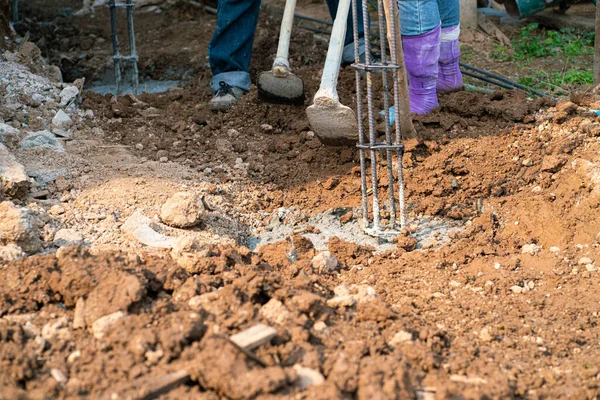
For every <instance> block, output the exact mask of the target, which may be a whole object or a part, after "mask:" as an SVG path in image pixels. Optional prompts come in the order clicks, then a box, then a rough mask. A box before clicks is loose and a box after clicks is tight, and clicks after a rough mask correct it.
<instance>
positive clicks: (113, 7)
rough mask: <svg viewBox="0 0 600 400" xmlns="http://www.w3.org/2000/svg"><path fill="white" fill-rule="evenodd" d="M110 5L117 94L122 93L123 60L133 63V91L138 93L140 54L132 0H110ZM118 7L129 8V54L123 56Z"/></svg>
mask: <svg viewBox="0 0 600 400" xmlns="http://www.w3.org/2000/svg"><path fill="white" fill-rule="evenodd" d="M108 7H109V9H110V25H111V33H112V44H113V56H112V59H113V62H114V68H115V86H116V94H117V96H118V95H120V94H121V80H122V78H121V61H129V62H131V64H132V69H133V72H132V81H133V82H132V83H133V92H134V94H135V95H137V94H138V90H139V71H138V61H139V58H138V55H137V51H136V47H135V29H134V27H133V8H134V4H133V1H132V0H126V3H125V4H116V3H115V0H109V2H108ZM117 8H126V9H127V34H128V38H129V55H128V56H123V55H121V53H120V51H119V36H118V34H117Z"/></svg>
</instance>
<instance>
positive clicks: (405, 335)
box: [389, 331, 413, 347]
mask: <svg viewBox="0 0 600 400" xmlns="http://www.w3.org/2000/svg"><path fill="white" fill-rule="evenodd" d="M412 340H413V336H412V333H410V332H406V331H399V332H397V333H396V334H395V335H394V337H393V338H392V339H391V340H390V343H389V344H390V346H392V347H396V346H398V345H400V344H402V343H410V342H412Z"/></svg>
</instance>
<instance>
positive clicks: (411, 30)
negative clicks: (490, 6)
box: [398, 0, 460, 36]
mask: <svg viewBox="0 0 600 400" xmlns="http://www.w3.org/2000/svg"><path fill="white" fill-rule="evenodd" d="M398 9H399V11H400V25H401V33H402V36H417V35H422V34H424V33H427V32H429V31H431V30H433V29H434V28H436V27H437V26H438V25H439V24H440V23H441V24H442V28H446V27H448V26H454V25H458V24H459V23H460V6H459V3H458V0H398Z"/></svg>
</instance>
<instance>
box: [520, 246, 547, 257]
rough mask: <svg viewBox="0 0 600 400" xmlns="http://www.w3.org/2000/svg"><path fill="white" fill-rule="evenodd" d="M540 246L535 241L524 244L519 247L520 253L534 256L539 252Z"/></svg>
mask: <svg viewBox="0 0 600 400" xmlns="http://www.w3.org/2000/svg"><path fill="white" fill-rule="evenodd" d="M541 249H542V248H541V247H540V246H538V245H537V244H535V243H530V244H526V245H524V246H523V247H522V248H521V253H523V254H531V255H532V256H535V255H536V254H537V253H539V252H540V250H541Z"/></svg>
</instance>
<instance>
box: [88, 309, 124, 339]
mask: <svg viewBox="0 0 600 400" xmlns="http://www.w3.org/2000/svg"><path fill="white" fill-rule="evenodd" d="M124 316H125V314H124V313H123V311H117V312H114V313H112V314H108V315H105V316H104V317H102V318H98V319H97V320H96V321H95V322H94V323H93V324H92V333H93V335H94V337H95V338H96V339H102V338H104V337H105V336H106V335H107V334H108V332H109V331H110V328H111V327H112V326H113V325H114V324H115V322H117V321H118V320H120V319H121V318H123V317H124Z"/></svg>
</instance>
